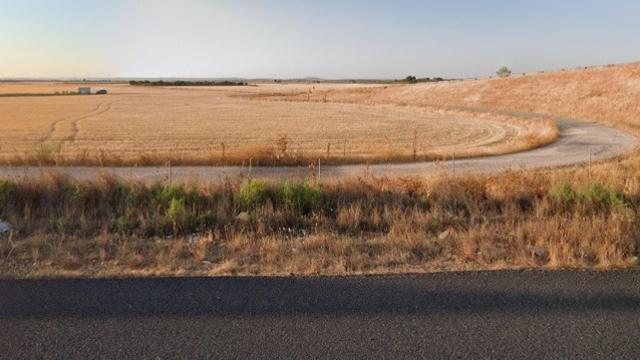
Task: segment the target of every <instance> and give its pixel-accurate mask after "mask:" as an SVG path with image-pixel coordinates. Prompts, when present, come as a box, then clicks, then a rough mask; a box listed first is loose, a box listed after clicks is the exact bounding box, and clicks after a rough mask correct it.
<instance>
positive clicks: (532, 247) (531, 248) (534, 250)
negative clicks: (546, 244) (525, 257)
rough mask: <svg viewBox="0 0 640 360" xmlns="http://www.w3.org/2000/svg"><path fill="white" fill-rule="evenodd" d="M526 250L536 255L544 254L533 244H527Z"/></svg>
mask: <svg viewBox="0 0 640 360" xmlns="http://www.w3.org/2000/svg"><path fill="white" fill-rule="evenodd" d="M527 251H528V252H529V253H531V254H532V255H534V256H536V257H542V255H544V251H542V249H540V248H539V247H537V246H535V245H527Z"/></svg>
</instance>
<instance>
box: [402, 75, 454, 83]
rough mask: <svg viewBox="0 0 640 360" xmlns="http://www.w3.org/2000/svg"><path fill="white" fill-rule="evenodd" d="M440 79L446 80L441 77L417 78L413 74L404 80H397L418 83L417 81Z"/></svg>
mask: <svg viewBox="0 0 640 360" xmlns="http://www.w3.org/2000/svg"><path fill="white" fill-rule="evenodd" d="M439 81H446V80H445V79H443V78H441V77H434V78H429V77H426V78H417V77H415V76H413V75H409V76H407V77H406V78H404V79H402V80H397V82H404V83H409V84H416V83H425V82H439Z"/></svg>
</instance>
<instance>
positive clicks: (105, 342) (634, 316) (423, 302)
mask: <svg viewBox="0 0 640 360" xmlns="http://www.w3.org/2000/svg"><path fill="white" fill-rule="evenodd" d="M0 294H1V295H0V358H4V359H35V358H44V359H96V358H108V359H199V358H210V359H225V358H229V359H231V358H233V359H248V358H263V359H282V358H298V359H310V358H321V359H325V358H326V359H329V358H343V359H371V358H386V359H399V358H473V359H493V358H510V359H635V358H638V357H640V271H637V270H631V271H614V272H586V271H558V272H534V271H524V272H523V271H504V272H477V273H474V272H469V273H442V274H426V275H401V276H364V277H302V278H299V277H290V278H261V277H245V278H242V277H241V278H237V277H236V278H182V279H177V278H159V279H93V280H92V279H66V280H63V279H58V280H1V281H0Z"/></svg>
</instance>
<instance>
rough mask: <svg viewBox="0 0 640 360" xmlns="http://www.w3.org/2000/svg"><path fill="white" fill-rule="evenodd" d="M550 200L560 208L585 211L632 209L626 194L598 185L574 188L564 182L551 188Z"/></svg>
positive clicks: (589, 184)
mask: <svg viewBox="0 0 640 360" xmlns="http://www.w3.org/2000/svg"><path fill="white" fill-rule="evenodd" d="M548 199H549V200H550V201H551V203H552V204H554V205H558V206H560V207H564V208H571V207H575V206H580V207H582V208H583V209H584V210H601V209H613V210H625V209H629V207H630V204H629V202H628V201H627V200H626V198H625V196H624V194H622V193H621V192H619V191H617V190H615V189H613V188H608V187H605V186H603V185H602V184H598V183H588V184H585V185H583V186H580V187H578V188H574V187H573V186H572V185H571V184H569V183H567V182H562V183H559V184H556V185H554V186H552V187H551V189H550V190H549V193H548Z"/></svg>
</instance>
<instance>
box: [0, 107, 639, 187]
mask: <svg viewBox="0 0 640 360" xmlns="http://www.w3.org/2000/svg"><path fill="white" fill-rule="evenodd" d="M466 110H470V109H468V108H467V109H466ZM471 110H473V109H471ZM478 111H480V110H478ZM509 114H517V115H519V116H524V117H528V118H537V117H541V115H537V114H525V113H509ZM553 119H554V120H556V121H557V122H558V125H559V127H560V137H559V139H558V140H557V141H555V142H554V143H552V144H550V145H547V146H545V147H542V148H538V149H533V150H529V151H523V152H520V153H515V154H508V155H500V156H490V157H483V158H474V159H461V160H451V161H444V162H417V163H403V164H379V165H371V166H366V165H343V166H322V164H321V165H320V177H321V178H322V179H329V178H340V177H348V176H359V175H363V174H365V173H366V172H369V173H371V174H372V175H375V176H383V175H388V176H393V175H398V176H419V175H423V174H425V173H429V172H433V171H437V170H446V171H450V172H454V173H456V174H462V173H467V172H473V173H491V172H500V171H506V170H520V169H537V168H547V167H564V166H573V165H579V164H584V163H586V162H589V161H590V159H591V160H592V161H596V160H603V159H608V158H611V157H614V156H617V155H621V154H624V153H626V152H628V151H631V150H632V149H633V148H634V147H635V146H636V144H637V139H636V138H635V137H634V136H633V135H631V134H629V133H626V132H624V131H621V130H618V129H614V128H611V127H608V126H606V125H602V124H598V123H592V122H585V121H578V120H573V119H567V118H562V117H553ZM50 171H56V172H60V173H62V174H65V175H68V176H70V177H72V178H75V179H78V180H84V179H91V178H93V177H95V175H96V174H97V173H99V172H107V173H111V174H114V175H117V176H120V177H123V178H126V179H138V180H162V179H166V178H167V177H169V173H170V174H171V178H172V179H173V180H177V181H179V180H218V179H222V178H224V177H225V176H229V177H235V176H238V175H240V174H244V175H247V174H249V173H250V174H251V176H253V177H259V178H269V179H291V178H302V177H306V176H309V175H310V174H311V170H310V169H309V168H307V167H254V168H251V169H249V168H248V167H240V166H228V167H205V166H202V167H191V166H185V167H174V168H172V169H171V170H170V171H169V169H168V168H166V167H105V168H95V167H11V166H0V177H24V176H37V175H39V174H41V173H43V172H45V173H46V172H50ZM314 171H315V172H316V173H317V169H316V170H314Z"/></svg>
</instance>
